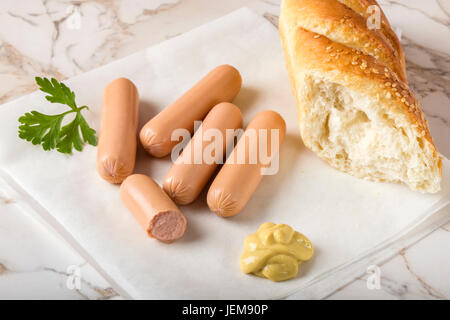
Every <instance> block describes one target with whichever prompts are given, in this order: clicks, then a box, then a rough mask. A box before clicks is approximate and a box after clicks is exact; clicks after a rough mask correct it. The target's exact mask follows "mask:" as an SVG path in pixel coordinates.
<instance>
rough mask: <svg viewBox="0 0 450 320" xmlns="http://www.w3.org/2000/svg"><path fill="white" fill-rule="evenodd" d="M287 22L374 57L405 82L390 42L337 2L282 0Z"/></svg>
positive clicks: (349, 9) (331, 0) (325, 0)
mask: <svg viewBox="0 0 450 320" xmlns="http://www.w3.org/2000/svg"><path fill="white" fill-rule="evenodd" d="M283 6H284V7H288V8H289V10H286V11H285V12H284V16H285V18H286V19H287V20H290V21H291V22H293V23H294V24H293V25H291V26H297V27H302V28H304V29H306V30H309V31H311V32H316V33H318V34H322V35H325V36H327V37H328V38H329V39H331V40H333V41H335V42H339V43H342V44H344V45H346V46H347V47H351V48H357V49H359V50H361V51H362V52H364V53H365V54H369V55H372V56H374V57H375V58H376V59H378V60H380V61H382V62H383V64H384V65H386V67H388V68H389V69H391V70H392V71H394V72H395V73H396V74H397V75H398V77H399V78H400V79H402V80H403V81H406V74H405V72H404V69H403V68H402V65H401V63H400V60H399V59H398V57H397V52H396V51H395V49H394V48H393V47H392V45H391V43H390V41H388V39H387V38H386V37H385V36H384V34H383V33H382V32H381V31H380V30H377V29H373V30H370V29H368V27H367V23H366V19H365V18H364V17H363V16H362V15H361V14H359V13H358V12H355V11H354V10H353V9H351V8H350V7H348V6H346V5H345V4H343V3H341V2H339V1H338V0H320V1H317V0H285V1H284V2H283Z"/></svg>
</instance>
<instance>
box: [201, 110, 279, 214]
mask: <svg viewBox="0 0 450 320" xmlns="http://www.w3.org/2000/svg"><path fill="white" fill-rule="evenodd" d="M273 129H275V130H273ZM264 130H265V132H266V134H265V135H264V134H263V133H264ZM277 132H278V133H277ZM285 133H286V123H285V122H284V120H283V118H282V117H281V116H280V115H279V114H278V113H276V112H274V111H262V112H259V113H258V114H257V115H256V116H255V117H254V118H253V119H252V120H251V121H250V123H249V125H248V126H247V128H246V129H245V132H244V134H243V136H242V137H241V139H239V142H238V143H237V145H236V147H235V148H234V149H233V151H232V152H231V154H230V156H229V157H228V159H227V161H226V162H225V164H224V165H223V167H222V168H221V169H220V171H219V173H218V174H217V176H216V178H215V179H214V181H213V183H212V184H211V187H210V188H209V190H208V195H207V203H208V207H209V208H210V209H211V210H212V211H213V212H215V213H216V214H218V215H219V216H222V217H230V216H234V215H236V214H238V213H239V212H240V211H241V210H242V209H243V208H244V207H245V205H246V204H247V202H248V200H249V199H250V197H251V196H252V194H253V192H254V191H255V190H256V188H257V187H258V184H259V183H260V182H261V179H262V177H263V173H262V171H263V170H264V169H265V168H266V169H267V167H269V165H270V161H271V160H272V159H273V158H274V156H276V155H277V153H278V150H277V149H278V148H275V149H274V147H279V146H280V145H281V143H282V141H283V139H284V135H285ZM272 134H274V136H272ZM272 139H278V141H276V140H273V141H272ZM277 142H278V144H276V143H277ZM272 143H274V144H275V146H272ZM264 146H265V148H267V149H266V151H267V152H265V153H264V152H263V151H262V150H263V149H262V148H264ZM262 153H264V155H262ZM262 156H263V157H264V158H267V159H264V161H262V160H263V158H262Z"/></svg>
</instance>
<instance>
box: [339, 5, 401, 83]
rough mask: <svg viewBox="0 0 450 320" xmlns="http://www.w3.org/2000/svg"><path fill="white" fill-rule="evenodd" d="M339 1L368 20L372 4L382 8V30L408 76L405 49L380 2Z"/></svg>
mask: <svg viewBox="0 0 450 320" xmlns="http://www.w3.org/2000/svg"><path fill="white" fill-rule="evenodd" d="M339 1H340V2H341V3H343V4H345V5H346V6H347V7H349V8H351V9H352V10H353V11H355V12H357V13H359V14H360V15H361V16H363V17H364V19H366V21H367V19H368V18H370V11H368V10H367V9H368V8H369V7H370V6H378V8H379V9H380V27H381V29H380V31H381V33H382V34H383V36H384V37H385V38H386V40H387V41H389V43H390V44H391V46H392V48H393V49H394V52H395V55H396V57H397V58H398V60H399V62H400V65H401V68H402V72H403V73H404V74H405V77H406V63H405V53H404V51H403V48H402V46H401V44H400V41H399V39H398V38H397V35H396V34H395V32H394V31H393V30H392V28H391V24H390V23H389V21H388V19H387V18H386V15H385V14H384V12H383V9H381V7H380V6H379V5H378V3H377V2H376V1H375V0H339Z"/></svg>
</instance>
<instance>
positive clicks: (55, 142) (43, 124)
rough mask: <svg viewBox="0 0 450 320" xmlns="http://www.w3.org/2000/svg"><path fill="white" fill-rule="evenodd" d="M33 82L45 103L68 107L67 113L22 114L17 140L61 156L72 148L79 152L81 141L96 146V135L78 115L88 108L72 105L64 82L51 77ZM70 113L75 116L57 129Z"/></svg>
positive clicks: (32, 112)
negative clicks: (46, 101) (44, 94)
mask: <svg viewBox="0 0 450 320" xmlns="http://www.w3.org/2000/svg"><path fill="white" fill-rule="evenodd" d="M35 79H36V83H37V84H38V85H39V87H40V90H41V91H43V92H45V93H48V94H49V95H47V96H46V97H45V98H46V99H47V100H48V101H50V102H52V103H61V104H65V105H67V106H69V107H70V110H69V111H66V112H63V113H61V114H56V115H46V114H43V113H40V112H38V111H31V112H27V113H25V114H24V115H23V116H21V117H20V118H19V122H20V123H21V125H20V126H19V138H21V139H24V140H27V141H31V143H33V144H35V145H37V144H42V148H43V149H44V150H52V149H55V148H56V149H57V150H58V151H59V152H61V153H72V150H73V148H75V150H78V151H82V150H83V142H87V143H89V144H90V145H93V146H96V145H97V137H96V135H95V134H96V132H95V130H94V129H92V128H91V127H89V125H88V123H87V121H86V119H85V118H84V117H83V115H82V114H81V111H82V110H83V109H88V107H87V106H82V107H80V108H78V107H77V105H76V103H75V93H74V92H73V91H71V90H70V89H69V88H68V87H67V86H66V85H65V84H64V83H61V82H58V80H56V79H54V78H52V79H51V80H49V79H47V78H39V77H36V78H35ZM71 113H75V118H74V119H73V120H72V121H71V122H69V123H68V124H66V125H64V126H62V127H61V125H62V121H63V119H64V117H65V116H66V115H68V114H71ZM80 132H81V135H80Z"/></svg>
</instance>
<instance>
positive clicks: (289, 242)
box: [240, 222, 314, 281]
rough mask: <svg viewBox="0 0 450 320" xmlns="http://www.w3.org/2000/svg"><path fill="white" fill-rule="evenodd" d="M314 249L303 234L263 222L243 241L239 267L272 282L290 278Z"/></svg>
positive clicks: (288, 227)
mask: <svg viewBox="0 0 450 320" xmlns="http://www.w3.org/2000/svg"><path fill="white" fill-rule="evenodd" d="M313 254H314V248H313V245H312V243H311V241H309V239H308V238H306V237H305V236H304V235H303V234H301V233H300V232H297V231H295V230H294V229H292V228H291V227H290V226H288V225H286V224H275V223H272V222H266V223H263V224H262V225H261V226H260V227H259V228H258V230H257V231H256V232H255V233H253V234H251V235H249V236H248V237H247V238H245V241H244V251H243V252H242V256H241V259H240V267H241V270H242V271H243V272H244V273H253V274H255V275H257V276H259V277H265V278H268V279H270V280H272V281H283V280H287V279H291V278H294V277H295V276H296V275H297V273H298V267H299V265H300V264H301V263H302V262H303V261H307V260H309V259H311V257H312V256H313Z"/></svg>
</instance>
